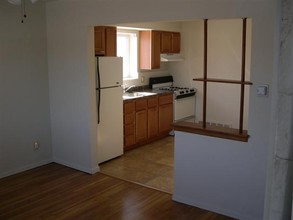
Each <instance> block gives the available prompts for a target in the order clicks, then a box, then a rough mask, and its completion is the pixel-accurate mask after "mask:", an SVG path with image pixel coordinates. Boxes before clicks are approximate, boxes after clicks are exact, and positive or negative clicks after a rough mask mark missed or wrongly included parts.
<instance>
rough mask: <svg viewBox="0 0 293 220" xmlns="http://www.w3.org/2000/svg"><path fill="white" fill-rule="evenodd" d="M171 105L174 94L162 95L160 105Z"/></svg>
mask: <svg viewBox="0 0 293 220" xmlns="http://www.w3.org/2000/svg"><path fill="white" fill-rule="evenodd" d="M169 103H173V94H170V95H162V96H160V97H159V105H165V104H169Z"/></svg>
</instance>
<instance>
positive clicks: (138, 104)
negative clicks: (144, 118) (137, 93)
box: [135, 98, 147, 111]
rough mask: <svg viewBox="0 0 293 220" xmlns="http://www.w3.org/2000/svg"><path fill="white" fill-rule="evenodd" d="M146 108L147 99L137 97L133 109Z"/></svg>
mask: <svg viewBox="0 0 293 220" xmlns="http://www.w3.org/2000/svg"><path fill="white" fill-rule="evenodd" d="M144 109H147V100H146V99H144V98H143V99H137V100H136V101H135V111H140V110H144Z"/></svg>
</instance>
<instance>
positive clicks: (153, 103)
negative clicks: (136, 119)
mask: <svg viewBox="0 0 293 220" xmlns="http://www.w3.org/2000/svg"><path fill="white" fill-rule="evenodd" d="M157 106H158V96H157V95H156V96H152V97H149V98H148V108H153V107H157Z"/></svg>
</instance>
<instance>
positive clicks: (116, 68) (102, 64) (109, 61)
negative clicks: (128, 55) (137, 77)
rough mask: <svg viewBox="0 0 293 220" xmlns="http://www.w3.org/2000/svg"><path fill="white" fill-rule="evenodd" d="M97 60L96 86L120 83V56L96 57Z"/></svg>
mask: <svg viewBox="0 0 293 220" xmlns="http://www.w3.org/2000/svg"><path fill="white" fill-rule="evenodd" d="M97 62H98V63H97V75H98V76H97V88H107V87H113V86H121V85H122V83H123V63H122V57H97Z"/></svg>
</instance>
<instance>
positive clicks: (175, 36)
mask: <svg viewBox="0 0 293 220" xmlns="http://www.w3.org/2000/svg"><path fill="white" fill-rule="evenodd" d="M172 53H180V33H179V32H173V33H172Z"/></svg>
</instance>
